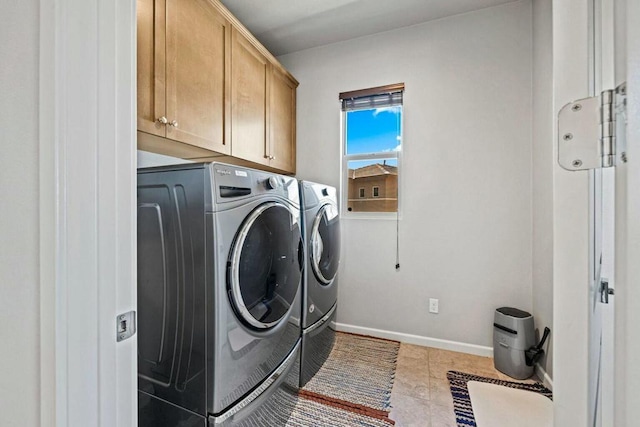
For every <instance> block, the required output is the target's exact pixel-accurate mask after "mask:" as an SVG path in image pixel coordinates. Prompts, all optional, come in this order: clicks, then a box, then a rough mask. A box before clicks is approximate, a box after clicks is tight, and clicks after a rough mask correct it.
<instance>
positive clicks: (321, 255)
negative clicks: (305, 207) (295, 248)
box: [310, 203, 340, 285]
mask: <svg viewBox="0 0 640 427" xmlns="http://www.w3.org/2000/svg"><path fill="white" fill-rule="evenodd" d="M310 245H311V248H310V252H311V269H312V270H313V274H314V275H315V276H316V279H318V281H319V282H320V283H321V284H323V285H330V284H331V283H332V282H333V279H335V277H336V273H337V272H338V265H339V264H340V217H339V215H338V207H337V206H336V205H334V204H333V203H327V204H326V205H324V206H322V207H321V208H320V210H319V211H318V214H317V215H316V218H315V220H314V221H313V228H312V230H311V241H310Z"/></svg>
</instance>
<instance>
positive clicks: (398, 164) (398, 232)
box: [396, 114, 403, 271]
mask: <svg viewBox="0 0 640 427" xmlns="http://www.w3.org/2000/svg"><path fill="white" fill-rule="evenodd" d="M396 118H397V124H398V134H399V135H400V144H401V145H400V147H402V142H403V141H402V122H401V114H396ZM401 149H402V148H401ZM400 154H401V153H400ZM396 161H397V163H396V165H397V166H398V169H397V170H398V171H400V168H399V166H400V159H399V156H398V157H396ZM396 177H397V178H396V271H399V270H400V175H396Z"/></svg>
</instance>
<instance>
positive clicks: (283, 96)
mask: <svg viewBox="0 0 640 427" xmlns="http://www.w3.org/2000/svg"><path fill="white" fill-rule="evenodd" d="M271 70H272V72H271V85H270V87H269V90H270V105H269V145H270V147H271V148H270V153H271V159H270V162H269V166H271V167H274V168H276V169H280V170H283V171H286V172H290V173H295V172H296V87H297V84H296V82H294V81H292V80H291V79H290V78H289V77H288V76H287V75H285V74H284V73H283V72H282V71H280V70H279V69H277V68H276V67H271Z"/></svg>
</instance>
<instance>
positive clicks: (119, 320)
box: [116, 310, 136, 342]
mask: <svg viewBox="0 0 640 427" xmlns="http://www.w3.org/2000/svg"><path fill="white" fill-rule="evenodd" d="M135 333H136V312H135V310H131V311H129V312H127V313H122V314H119V315H118V316H116V341H117V342H120V341H124V340H126V339H127V338H131V337H132V336H133V335H134V334H135Z"/></svg>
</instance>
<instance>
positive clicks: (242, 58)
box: [231, 29, 269, 165]
mask: <svg viewBox="0 0 640 427" xmlns="http://www.w3.org/2000/svg"><path fill="white" fill-rule="evenodd" d="M268 81H269V62H268V61H267V59H266V58H265V57H264V55H262V54H261V53H260V52H259V51H258V50H257V49H256V48H255V47H254V46H253V45H252V44H251V43H249V40H247V39H246V38H245V37H244V36H243V35H242V34H240V33H239V32H238V31H236V30H235V29H233V30H232V35H231V141H232V146H231V155H232V156H234V157H238V158H241V159H245V160H249V161H252V162H256V163H260V164H266V165H268V164H269V159H268V147H267V140H266V136H267V133H266V132H267V128H268V123H267V96H268V92H267V90H268Z"/></svg>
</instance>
